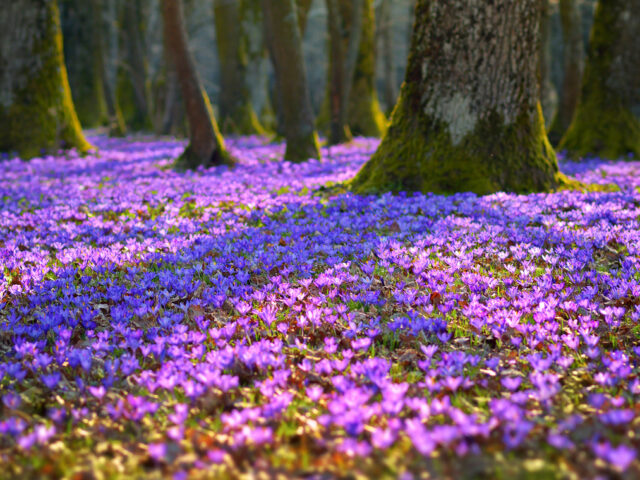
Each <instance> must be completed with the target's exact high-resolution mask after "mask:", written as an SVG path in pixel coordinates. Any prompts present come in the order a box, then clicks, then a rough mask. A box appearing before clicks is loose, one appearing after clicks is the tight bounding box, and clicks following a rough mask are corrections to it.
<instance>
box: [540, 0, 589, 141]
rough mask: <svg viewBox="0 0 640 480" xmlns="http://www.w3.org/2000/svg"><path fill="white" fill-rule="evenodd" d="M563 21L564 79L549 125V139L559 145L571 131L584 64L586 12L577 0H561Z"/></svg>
mask: <svg viewBox="0 0 640 480" xmlns="http://www.w3.org/2000/svg"><path fill="white" fill-rule="evenodd" d="M560 21H561V23H562V37H563V40H564V52H563V57H564V58H563V62H564V79H563V81H562V89H561V90H560V99H559V101H558V109H557V110H556V115H555V117H554V119H553V122H552V123H551V128H550V129H549V140H550V141H551V143H552V144H553V145H557V144H558V142H559V141H560V139H561V138H562V135H564V133H565V132H566V131H567V129H568V128H569V125H570V124H571V119H572V118H573V113H574V112H575V110H576V106H577V105H578V100H579V98H580V82H581V81H582V68H583V66H584V46H583V42H582V15H581V12H580V6H579V5H578V2H577V0H560Z"/></svg>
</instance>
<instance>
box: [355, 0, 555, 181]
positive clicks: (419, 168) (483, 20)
mask: <svg viewBox="0 0 640 480" xmlns="http://www.w3.org/2000/svg"><path fill="white" fill-rule="evenodd" d="M538 7H539V5H538V0H519V1H517V2H516V1H513V0H495V1H493V2H487V1H486V0H448V1H447V2H443V1H440V0H419V1H418V3H417V7H416V20H415V23H414V31H413V37H412V42H411V52H410V56H409V64H408V67H407V72H406V76H405V82H404V84H403V86H402V90H401V93H400V99H399V100H398V105H396V107H395V109H394V112H393V116H392V119H391V125H390V127H389V130H388V131H387V134H386V135H385V137H384V139H383V140H382V143H381V145H380V147H379V148H378V150H377V151H376V153H375V154H374V155H373V157H372V158H371V159H370V160H369V162H368V163H367V164H366V165H365V166H364V167H363V168H362V170H361V171H360V172H359V173H358V175H357V176H356V177H355V179H354V180H353V181H352V188H353V189H354V190H355V191H357V192H361V193H367V192H386V191H393V192H398V191H422V192H438V193H443V192H444V193H452V192H466V191H471V192H476V193H479V194H486V193H491V192H497V191H511V192H532V191H542V190H549V189H554V188H556V187H558V186H559V184H560V183H564V182H565V178H564V177H563V176H561V175H560V174H559V173H558V166H557V161H556V157H555V153H554V152H553V149H552V148H551V146H550V145H549V141H548V139H547V136H546V133H545V129H544V120H543V118H542V113H541V109H540V104H539V102H538V93H539V92H538V81H537V63H538V29H539V20H540V9H539V8H538Z"/></svg>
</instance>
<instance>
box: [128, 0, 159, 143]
mask: <svg viewBox="0 0 640 480" xmlns="http://www.w3.org/2000/svg"><path fill="white" fill-rule="evenodd" d="M141 10H142V5H141V0H125V2H124V11H123V39H124V51H125V53H126V62H125V63H124V64H123V67H124V69H123V71H122V72H121V75H122V77H121V80H120V82H121V95H120V98H121V99H122V101H123V102H124V103H129V102H131V104H130V105H129V104H128V105H126V107H127V108H125V117H126V118H125V119H126V121H127V124H128V125H129V126H130V127H131V128H132V129H134V130H144V131H151V130H153V120H152V117H153V115H152V112H151V83H150V81H149V62H148V60H147V54H146V48H145V41H144V29H143V26H144V22H143V19H142V11H141Z"/></svg>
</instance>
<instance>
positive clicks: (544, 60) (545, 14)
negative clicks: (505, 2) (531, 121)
mask: <svg viewBox="0 0 640 480" xmlns="http://www.w3.org/2000/svg"><path fill="white" fill-rule="evenodd" d="M539 3H540V56H539V59H538V69H539V75H540V104H541V106H542V114H543V115H544V118H545V124H546V125H547V126H548V125H550V123H551V119H552V118H553V116H554V114H555V110H556V106H557V103H558V94H557V92H556V90H555V88H554V86H553V83H552V82H551V14H550V11H549V10H550V8H549V0H539Z"/></svg>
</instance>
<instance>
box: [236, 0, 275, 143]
mask: <svg viewBox="0 0 640 480" xmlns="http://www.w3.org/2000/svg"><path fill="white" fill-rule="evenodd" d="M240 5H241V12H240V18H241V21H242V28H243V31H244V32H245V33H246V34H247V43H246V47H247V59H248V76H249V78H250V79H251V81H250V82H249V85H250V89H251V97H252V103H253V105H254V108H255V106H256V105H257V106H260V113H259V118H260V124H261V125H262V127H263V129H265V130H266V131H272V130H275V129H276V114H275V112H274V110H273V105H272V103H271V92H269V75H268V73H269V72H268V71H269V68H270V67H271V65H270V60H269V54H268V51H267V39H266V36H265V32H264V22H263V21H262V8H261V5H260V2H252V1H247V0H243V1H242V2H241V4H240ZM265 133H266V132H265Z"/></svg>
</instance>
